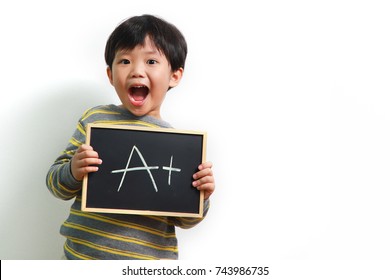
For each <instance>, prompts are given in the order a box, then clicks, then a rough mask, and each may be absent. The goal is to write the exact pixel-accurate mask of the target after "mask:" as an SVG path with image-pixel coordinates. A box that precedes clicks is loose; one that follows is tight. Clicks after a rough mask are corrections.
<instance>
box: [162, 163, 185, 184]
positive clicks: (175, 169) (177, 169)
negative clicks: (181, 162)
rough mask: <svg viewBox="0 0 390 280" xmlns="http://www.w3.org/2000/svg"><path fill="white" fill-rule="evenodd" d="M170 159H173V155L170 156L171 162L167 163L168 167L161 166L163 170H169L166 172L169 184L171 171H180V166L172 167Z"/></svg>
mask: <svg viewBox="0 0 390 280" xmlns="http://www.w3.org/2000/svg"><path fill="white" fill-rule="evenodd" d="M172 161H173V156H171V163H170V164H169V167H168V166H163V169H164V170H168V171H169V174H168V185H169V186H170V185H171V174H172V171H175V172H180V171H181V169H180V168H173V167H172Z"/></svg>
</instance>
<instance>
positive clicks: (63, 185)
mask: <svg viewBox="0 0 390 280" xmlns="http://www.w3.org/2000/svg"><path fill="white" fill-rule="evenodd" d="M84 142H85V128H84V125H83V124H82V118H81V119H80V120H79V123H78V125H77V129H76V131H75V132H74V134H73V136H72V138H71V139H70V140H69V143H68V145H67V147H66V149H65V150H64V151H63V152H62V153H61V154H60V156H59V157H58V158H57V159H56V160H55V162H54V164H53V165H52V166H50V168H49V171H48V173H47V176H46V185H47V187H48V189H49V191H50V192H51V193H52V194H53V195H54V196H55V197H58V198H60V199H63V200H69V199H72V198H74V197H75V196H77V194H78V193H79V192H80V191H81V186H82V182H81V181H77V180H76V179H75V178H74V177H73V176H72V173H71V169H70V163H71V160H72V157H73V155H74V154H75V152H76V150H77V149H78V148H79V147H80V146H81V145H82V144H83V143H84Z"/></svg>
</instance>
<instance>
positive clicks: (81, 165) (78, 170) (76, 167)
mask: <svg viewBox="0 0 390 280" xmlns="http://www.w3.org/2000/svg"><path fill="white" fill-rule="evenodd" d="M101 163H102V160H101V159H99V155H98V153H97V152H95V151H94V150H93V148H92V147H91V146H89V145H86V144H83V145H81V146H80V147H79V148H78V149H77V151H76V153H75V155H74V156H73V158H72V161H71V166H70V168H71V172H72V175H73V177H74V178H75V179H76V180H78V181H81V180H82V179H83V177H84V175H86V174H88V173H90V172H96V171H98V170H99V168H98V167H97V166H93V165H99V164H101Z"/></svg>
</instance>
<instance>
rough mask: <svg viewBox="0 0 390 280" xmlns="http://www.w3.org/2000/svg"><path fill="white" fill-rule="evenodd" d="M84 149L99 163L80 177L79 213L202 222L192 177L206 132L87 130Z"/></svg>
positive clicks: (124, 128) (102, 127)
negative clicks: (89, 148) (87, 147)
mask: <svg viewBox="0 0 390 280" xmlns="http://www.w3.org/2000/svg"><path fill="white" fill-rule="evenodd" d="M86 143H87V144H89V145H91V146H92V147H93V149H94V150H95V151H97V152H98V154H99V157H100V158H101V159H102V161H103V163H102V164H101V165H100V166H99V171H97V172H95V173H89V174H88V175H86V176H85V177H84V180H83V194H82V210H83V211H90V212H104V213H122V214H139V215H157V216H182V217H202V215H203V192H200V191H198V190H197V189H196V188H194V187H192V181H193V180H192V175H193V174H194V173H195V172H197V171H198V165H199V164H200V163H202V162H203V161H204V159H205V153H206V133H205V132H195V131H183V130H174V129H164V128H146V127H138V126H123V125H107V124H88V126H87V137H86Z"/></svg>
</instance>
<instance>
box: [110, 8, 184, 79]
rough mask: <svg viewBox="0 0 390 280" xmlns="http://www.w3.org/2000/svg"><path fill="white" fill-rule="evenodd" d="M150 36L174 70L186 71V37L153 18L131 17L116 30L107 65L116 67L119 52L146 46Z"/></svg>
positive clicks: (112, 35) (111, 38)
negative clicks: (181, 69) (116, 57)
mask: <svg viewBox="0 0 390 280" xmlns="http://www.w3.org/2000/svg"><path fill="white" fill-rule="evenodd" d="M147 36H149V38H150V39H151V40H152V42H153V43H154V45H155V46H156V47H157V49H158V50H159V51H160V52H162V53H163V54H164V55H165V57H166V58H167V60H168V62H169V64H170V66H171V69H172V71H176V70H178V69H179V68H180V67H181V68H183V69H184V65H185V60H186V57H187V43H186V40H185V38H184V36H183V34H182V33H181V32H180V31H179V30H178V29H177V28H176V27H175V26H174V25H172V24H170V23H168V22H166V21H165V20H163V19H161V18H158V17H155V16H152V15H142V16H135V17H131V18H129V19H127V20H125V21H123V22H122V23H121V24H120V25H118V26H117V27H116V28H115V30H114V31H113V32H112V33H111V35H110V37H109V38H108V40H107V44H106V50H105V54H104V57H105V60H106V63H107V66H109V67H110V68H112V63H113V61H114V58H115V54H116V52H117V51H119V50H132V49H133V48H135V47H136V46H138V45H143V44H144V42H145V38H146V37H147Z"/></svg>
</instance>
